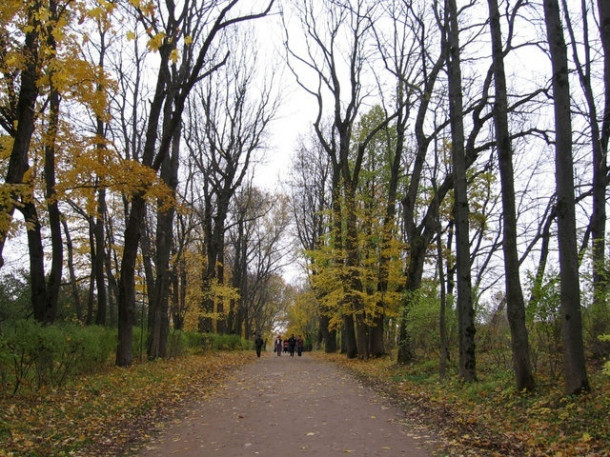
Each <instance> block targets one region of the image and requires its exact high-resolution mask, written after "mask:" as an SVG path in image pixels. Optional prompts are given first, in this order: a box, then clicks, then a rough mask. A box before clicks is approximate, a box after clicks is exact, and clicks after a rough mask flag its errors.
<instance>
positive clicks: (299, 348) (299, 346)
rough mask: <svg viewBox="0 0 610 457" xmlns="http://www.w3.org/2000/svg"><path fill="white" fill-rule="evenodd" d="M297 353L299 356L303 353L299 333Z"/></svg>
mask: <svg viewBox="0 0 610 457" xmlns="http://www.w3.org/2000/svg"><path fill="white" fill-rule="evenodd" d="M297 354H298V356H299V357H301V355H303V338H302V337H301V335H299V337H298V338H297Z"/></svg>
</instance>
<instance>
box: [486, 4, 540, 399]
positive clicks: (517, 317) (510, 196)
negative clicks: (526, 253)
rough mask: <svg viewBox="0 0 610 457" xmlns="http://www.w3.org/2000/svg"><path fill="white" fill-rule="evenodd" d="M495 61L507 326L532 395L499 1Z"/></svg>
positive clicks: (493, 20)
mask: <svg viewBox="0 0 610 457" xmlns="http://www.w3.org/2000/svg"><path fill="white" fill-rule="evenodd" d="M488 5H489V18H490V23H489V26H490V31H491V41H492V43H491V44H492V58H493V67H494V79H495V87H496V101H495V105H494V121H495V129H496V141H497V147H498V161H499V167H500V181H501V186H502V216H503V220H504V224H503V228H504V238H503V242H502V247H503V250H504V275H505V276H504V277H505V287H506V301H507V312H508V323H509V325H510V331H511V343H512V352H513V364H514V368H515V377H516V382H517V390H519V391H522V390H527V391H531V390H533V389H534V387H535V383H534V376H533V374H532V365H531V362H530V356H529V350H530V348H529V339H528V334H527V328H526V326H525V302H524V299H523V291H522V289H521V278H520V274H519V255H518V252H517V216H516V205H515V185H514V172H513V153H512V145H511V141H510V131H509V126H508V95H507V91H506V75H505V72H504V57H503V49H502V31H501V27H500V11H499V9H498V0H488Z"/></svg>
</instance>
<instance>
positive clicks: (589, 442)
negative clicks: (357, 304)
mask: <svg viewBox="0 0 610 457" xmlns="http://www.w3.org/2000/svg"><path fill="white" fill-rule="evenodd" d="M327 357H329V358H331V359H332V360H333V361H334V362H336V363H339V364H340V365H342V366H344V367H346V368H348V369H349V370H350V371H352V372H353V373H355V374H356V375H357V376H358V377H360V378H361V379H363V380H364V381H365V382H366V383H368V384H371V385H374V386H375V387H376V388H377V389H381V390H383V391H384V392H386V393H387V394H388V395H390V396H391V397H392V398H393V399H394V400H396V401H399V402H401V403H402V406H403V407H404V409H405V411H406V412H407V416H408V417H409V418H411V419H413V420H418V421H422V422H425V423H427V424H428V425H429V426H431V427H434V428H435V429H436V430H437V432H438V433H439V434H440V435H441V436H443V437H444V438H445V440H446V442H447V443H448V446H447V455H469V456H481V457H482V456H493V457H500V456H502V457H506V456H515V457H517V456H519V457H571V456H579V457H602V456H604V457H607V456H609V455H610V444H609V443H610V420H609V418H610V377H608V376H607V375H604V374H603V373H602V372H601V370H595V371H593V370H592V371H591V372H590V382H591V386H592V390H591V393H588V394H584V395H579V396H574V397H569V396H566V395H565V394H564V393H563V390H562V386H561V383H560V382H558V381H557V380H552V379H549V378H545V377H544V376H541V375H539V376H538V379H537V382H538V387H537V390H536V391H535V392H533V393H524V392H518V391H516V388H515V387H514V383H513V378H512V375H511V373H510V372H504V371H499V370H491V369H490V370H488V371H485V370H484V368H483V369H481V370H479V372H480V379H479V381H478V382H475V383H464V382H461V381H460V380H458V378H457V376H456V375H455V373H451V374H449V375H448V376H447V377H446V379H440V378H439V376H438V374H437V373H436V372H433V371H431V370H430V366H431V364H430V362H426V363H424V364H413V365H410V366H399V365H396V363H395V362H392V361H391V360H389V359H388V358H383V359H375V360H369V361H366V362H365V361H359V360H348V359H346V358H345V356H341V355H332V356H327Z"/></svg>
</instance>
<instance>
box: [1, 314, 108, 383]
mask: <svg viewBox="0 0 610 457" xmlns="http://www.w3.org/2000/svg"><path fill="white" fill-rule="evenodd" d="M10 324H11V325H4V326H3V330H2V332H1V333H0V379H1V380H2V385H1V386H0V389H1V392H3V393H7V392H10V391H12V393H13V394H14V393H16V392H17V391H18V390H19V389H20V388H22V387H23V386H24V385H29V386H32V387H35V388H40V387H42V386H44V385H48V386H54V387H57V386H61V385H63V384H64V383H65V382H66V380H67V379H69V377H71V376H74V375H77V374H81V373H86V372H91V371H96V370H98V369H99V368H100V367H101V366H103V365H105V364H106V363H107V362H108V359H109V357H110V355H111V354H112V352H113V351H114V348H115V347H116V336H115V333H114V332H112V331H110V330H108V329H106V328H103V327H82V326H80V325H77V324H67V323H62V324H55V325H48V326H42V325H41V324H40V323H38V322H36V321H33V320H27V319H22V320H17V321H13V322H11V323H10Z"/></svg>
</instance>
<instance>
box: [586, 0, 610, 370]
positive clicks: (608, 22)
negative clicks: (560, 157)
mask: <svg viewBox="0 0 610 457" xmlns="http://www.w3.org/2000/svg"><path fill="white" fill-rule="evenodd" d="M597 5H598V10H599V23H600V35H601V41H602V49H603V55H604V76H603V81H604V84H603V89H604V107H603V120H602V125H601V129H600V128H599V127H598V125H599V124H598V120H597V111H593V112H592V119H591V121H592V122H591V125H592V127H594V129H592V131H593V133H594V134H593V138H592V140H593V141H592V148H593V167H592V168H593V213H592V215H591V243H592V249H593V309H592V311H593V312H592V314H593V328H592V330H593V331H592V337H593V344H592V349H593V354H594V355H595V356H596V357H597V358H603V357H604V356H605V355H606V354H608V351H609V350H610V344H609V343H607V342H605V343H603V342H601V341H600V340H599V339H598V337H599V336H600V335H604V334H607V333H609V332H610V309H609V306H608V290H609V288H608V280H609V279H610V276H609V274H608V269H607V266H606V218H607V212H606V192H607V179H606V175H607V173H608V162H607V154H608V141H609V140H610V2H608V1H605V0H598V1H597ZM591 98H592V97H591ZM589 105H590V106H592V107H595V102H594V100H591V101H590V102H589Z"/></svg>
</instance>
